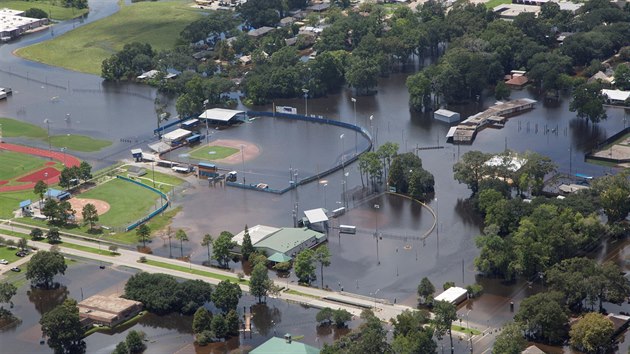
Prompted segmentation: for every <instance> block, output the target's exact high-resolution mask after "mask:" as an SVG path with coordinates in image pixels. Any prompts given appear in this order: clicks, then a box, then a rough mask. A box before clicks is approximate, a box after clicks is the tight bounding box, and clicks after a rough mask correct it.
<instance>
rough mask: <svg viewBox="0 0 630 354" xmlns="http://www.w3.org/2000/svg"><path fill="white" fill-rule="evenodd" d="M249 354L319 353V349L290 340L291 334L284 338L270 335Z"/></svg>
mask: <svg viewBox="0 0 630 354" xmlns="http://www.w3.org/2000/svg"><path fill="white" fill-rule="evenodd" d="M250 354H319V349H317V348H315V347H311V346H310V345H308V344H304V343H300V342H296V341H293V340H291V335H289V334H287V335H285V338H284V339H282V338H278V337H272V338H269V340H267V341H266V342H265V343H263V344H261V345H259V346H258V347H256V348H255V349H254V350H252V351H251V352H250Z"/></svg>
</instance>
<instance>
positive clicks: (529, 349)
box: [521, 345, 545, 354]
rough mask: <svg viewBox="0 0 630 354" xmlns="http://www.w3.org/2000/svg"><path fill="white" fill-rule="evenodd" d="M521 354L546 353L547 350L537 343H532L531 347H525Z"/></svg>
mask: <svg viewBox="0 0 630 354" xmlns="http://www.w3.org/2000/svg"><path fill="white" fill-rule="evenodd" d="M521 354H545V352H543V351H542V350H540V348H538V347H537V346H535V345H530V346H529V347H527V348H525V350H523V351H522V352H521Z"/></svg>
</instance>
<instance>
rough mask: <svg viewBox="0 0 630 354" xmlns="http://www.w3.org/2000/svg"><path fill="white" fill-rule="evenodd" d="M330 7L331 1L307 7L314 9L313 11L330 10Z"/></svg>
mask: <svg viewBox="0 0 630 354" xmlns="http://www.w3.org/2000/svg"><path fill="white" fill-rule="evenodd" d="M329 7H330V3H329V2H324V3H321V4H315V5H313V6H309V7H307V8H306V9H307V10H310V11H313V12H324V11H326V10H328V8H329Z"/></svg>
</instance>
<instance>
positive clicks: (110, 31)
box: [17, 1, 202, 75]
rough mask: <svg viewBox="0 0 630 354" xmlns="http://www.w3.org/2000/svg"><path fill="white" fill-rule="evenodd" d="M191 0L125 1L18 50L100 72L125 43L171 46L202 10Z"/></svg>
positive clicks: (39, 58) (45, 60) (158, 47)
mask: <svg viewBox="0 0 630 354" xmlns="http://www.w3.org/2000/svg"><path fill="white" fill-rule="evenodd" d="M189 4H190V1H159V2H153V1H151V2H149V1H147V2H138V3H134V4H131V5H122V7H121V9H120V11H119V12H117V13H115V14H113V15H112V16H109V17H106V18H104V19H102V20H99V21H96V22H93V23H90V24H87V25H85V26H81V27H79V28H77V29H75V30H72V31H70V32H68V33H65V34H63V35H61V36H59V37H57V38H54V39H52V40H48V41H44V42H41V43H38V44H35V45H32V46H29V47H26V48H21V49H19V50H18V51H17V54H18V55H19V56H21V57H23V58H25V59H28V60H34V61H38V62H41V63H45V64H48V65H54V66H60V67H63V68H67V69H70V70H75V71H81V72H86V73H90V74H95V75H99V74H100V73H101V63H102V62H103V60H105V59H107V58H109V57H110V56H111V55H112V54H114V53H115V52H117V51H119V50H121V49H122V48H123V46H124V45H125V44H129V43H133V42H140V43H148V44H150V45H151V47H153V49H154V50H157V51H160V50H164V49H172V48H173V47H174V46H175V44H176V42H177V40H178V39H179V33H180V32H181V31H182V30H183V29H184V27H186V26H187V25H189V24H190V23H191V22H193V21H195V20H197V19H199V18H201V16H202V12H201V11H199V10H197V9H193V8H192V7H190V6H189Z"/></svg>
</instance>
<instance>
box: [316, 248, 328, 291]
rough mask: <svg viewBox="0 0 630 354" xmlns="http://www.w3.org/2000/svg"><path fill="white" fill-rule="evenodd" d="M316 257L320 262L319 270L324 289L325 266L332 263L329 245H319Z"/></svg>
mask: <svg viewBox="0 0 630 354" xmlns="http://www.w3.org/2000/svg"><path fill="white" fill-rule="evenodd" d="M313 256H314V259H315V261H316V262H317V263H319V272H320V276H321V282H322V289H323V288H324V267H328V266H329V265H330V250H329V249H328V246H326V245H321V246H319V247H318V248H317V249H316V250H315V253H314V255H313Z"/></svg>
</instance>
